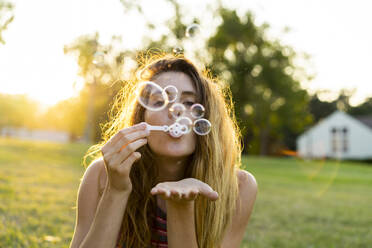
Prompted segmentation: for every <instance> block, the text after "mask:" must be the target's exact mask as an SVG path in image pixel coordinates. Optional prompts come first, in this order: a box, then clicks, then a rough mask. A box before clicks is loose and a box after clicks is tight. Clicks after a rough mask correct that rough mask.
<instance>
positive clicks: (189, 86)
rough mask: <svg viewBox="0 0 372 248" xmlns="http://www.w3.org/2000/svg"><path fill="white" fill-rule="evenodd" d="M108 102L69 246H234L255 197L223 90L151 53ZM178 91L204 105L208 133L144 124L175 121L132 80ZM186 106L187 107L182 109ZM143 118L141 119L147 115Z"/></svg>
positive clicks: (177, 61) (180, 97) (183, 64)
mask: <svg viewBox="0 0 372 248" xmlns="http://www.w3.org/2000/svg"><path fill="white" fill-rule="evenodd" d="M139 70H140V71H141V73H136V75H140V76H137V78H136V80H132V81H130V82H127V84H126V85H125V86H124V87H123V89H122V90H121V91H120V92H119V94H118V98H117V99H115V103H114V105H113V109H112V110H115V111H113V113H115V115H113V117H112V119H111V121H110V122H109V123H107V124H106V125H105V126H104V129H105V131H104V136H103V141H102V142H101V143H100V144H97V145H95V146H93V147H91V148H90V150H89V152H90V153H89V154H87V155H86V156H88V155H92V154H93V155H94V154H95V156H93V157H94V161H93V162H92V163H91V164H90V165H89V167H88V168H87V169H86V172H85V174H84V176H83V178H82V181H81V184H80V187H79V192H78V199H77V212H76V213H77V216H76V226H75V231H74V236H73V239H72V241H71V245H70V247H71V248H78V247H80V248H83V247H89V248H92V247H100V248H102V247H113V248H114V247H128V248H129V247H170V248H182V247H187V248H193V247H199V248H201V247H202V248H216V247H221V248H238V247H239V246H240V243H241V241H242V239H243V237H244V233H245V229H246V226H247V224H248V220H249V217H250V215H251V212H252V209H253V205H254V202H255V199H256V193H257V184H256V180H255V178H254V176H253V175H252V174H250V173H249V172H247V171H245V170H241V169H239V168H240V165H241V145H240V144H241V143H240V133H239V130H238V128H237V125H236V122H235V118H234V113H233V111H232V106H231V105H232V101H231V94H230V92H229V90H228V88H226V87H223V86H222V84H220V83H218V82H215V81H213V80H212V79H211V78H210V77H209V76H208V74H207V73H205V72H204V73H201V72H199V71H198V69H197V68H196V67H195V66H194V65H193V64H192V63H191V62H190V61H188V60H187V59H185V58H183V57H179V56H172V55H162V56H161V57H152V59H150V60H149V61H147V62H146V63H144V64H143V66H141V68H140V69H139ZM141 81H152V82H155V83H156V84H158V85H159V86H161V87H162V88H165V87H166V86H168V85H173V86H175V87H176V88H177V89H178V94H177V99H176V102H178V103H182V104H184V105H185V106H186V109H187V110H189V109H190V106H192V105H193V104H194V103H200V104H202V105H203V106H204V107H205V114H204V117H203V118H206V119H208V120H209V121H210V123H211V124H212V128H211V131H210V132H209V133H208V134H207V135H202V136H200V135H197V134H195V132H193V131H191V132H189V133H187V134H185V135H183V136H181V137H178V138H175V137H173V136H171V135H169V133H165V132H161V131H153V130H152V131H149V130H148V128H146V126H147V125H146V123H147V124H150V125H156V126H162V125H171V124H172V123H174V118H173V116H172V115H171V114H170V112H169V109H168V107H166V108H164V109H163V110H161V111H152V110H149V109H146V108H144V107H143V106H142V105H141V104H139V103H138V100H137V95H136V94H135V89H136V86H137V84H138V82H141ZM186 113H187V111H186ZM143 122H146V123H143Z"/></svg>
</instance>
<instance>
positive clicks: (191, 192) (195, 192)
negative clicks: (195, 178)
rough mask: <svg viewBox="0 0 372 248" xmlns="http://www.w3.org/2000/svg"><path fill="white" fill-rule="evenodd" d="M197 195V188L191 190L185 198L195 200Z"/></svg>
mask: <svg viewBox="0 0 372 248" xmlns="http://www.w3.org/2000/svg"><path fill="white" fill-rule="evenodd" d="M198 195H199V192H198V190H191V191H190V192H189V194H188V195H187V198H188V199H190V200H195V199H196V198H197V197H198Z"/></svg>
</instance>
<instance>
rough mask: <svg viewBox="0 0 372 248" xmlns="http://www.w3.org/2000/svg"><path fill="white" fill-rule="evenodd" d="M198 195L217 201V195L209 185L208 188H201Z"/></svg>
mask: <svg viewBox="0 0 372 248" xmlns="http://www.w3.org/2000/svg"><path fill="white" fill-rule="evenodd" d="M200 194H201V195H203V196H205V197H207V198H209V199H210V200H213V201H215V200H217V199H218V193H217V192H216V191H214V190H213V189H212V188H211V187H209V185H208V187H202V188H201V189H200Z"/></svg>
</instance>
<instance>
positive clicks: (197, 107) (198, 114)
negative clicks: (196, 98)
mask: <svg viewBox="0 0 372 248" xmlns="http://www.w3.org/2000/svg"><path fill="white" fill-rule="evenodd" d="M190 112H191V116H192V117H194V118H196V119H199V118H202V117H203V116H204V112H205V109H204V107H203V105H201V104H200V103H195V104H193V105H192V106H191V108H190Z"/></svg>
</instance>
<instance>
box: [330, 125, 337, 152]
mask: <svg viewBox="0 0 372 248" xmlns="http://www.w3.org/2000/svg"><path fill="white" fill-rule="evenodd" d="M331 135H332V152H333V153H335V152H337V150H338V139H337V128H335V127H333V128H332V129H331Z"/></svg>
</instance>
